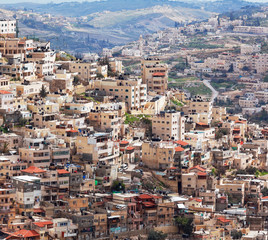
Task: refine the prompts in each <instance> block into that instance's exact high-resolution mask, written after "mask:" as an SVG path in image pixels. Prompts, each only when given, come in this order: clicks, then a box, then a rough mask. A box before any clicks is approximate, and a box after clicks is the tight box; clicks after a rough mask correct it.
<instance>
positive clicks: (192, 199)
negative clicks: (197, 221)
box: [190, 198, 202, 202]
mask: <svg viewBox="0 0 268 240" xmlns="http://www.w3.org/2000/svg"><path fill="white" fill-rule="evenodd" d="M190 201H196V202H202V199H200V198H190Z"/></svg>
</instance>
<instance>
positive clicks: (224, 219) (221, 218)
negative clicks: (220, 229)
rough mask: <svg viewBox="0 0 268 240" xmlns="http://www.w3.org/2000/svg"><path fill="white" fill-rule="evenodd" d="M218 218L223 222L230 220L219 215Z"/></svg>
mask: <svg viewBox="0 0 268 240" xmlns="http://www.w3.org/2000/svg"><path fill="white" fill-rule="evenodd" d="M218 220H219V221H221V222H223V223H228V222H231V220H229V219H226V218H224V217H219V218H218Z"/></svg>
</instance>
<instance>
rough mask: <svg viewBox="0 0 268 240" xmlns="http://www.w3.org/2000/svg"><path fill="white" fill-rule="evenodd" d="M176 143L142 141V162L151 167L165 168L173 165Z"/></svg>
mask: <svg viewBox="0 0 268 240" xmlns="http://www.w3.org/2000/svg"><path fill="white" fill-rule="evenodd" d="M175 148H176V145H175V144H173V142H144V143H142V162H143V163H144V164H145V165H146V166H148V167H149V168H152V169H163V170H164V169H167V168H171V167H173V166H174V154H175V152H176V151H175Z"/></svg>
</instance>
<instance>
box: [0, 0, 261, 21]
mask: <svg viewBox="0 0 268 240" xmlns="http://www.w3.org/2000/svg"><path fill="white" fill-rule="evenodd" d="M253 4H256V3H250V2H248V1H243V0H224V1H222V0H219V1H212V2H211V1H202V2H199V1H191V2H189V1H186V0H184V1H183V0H182V1H176V0H172V1H171V0H104V1H95V2H86V1H85V2H75V1H74V2H63V3H58V4H55V3H48V4H36V3H19V4H0V7H1V8H8V9H11V10H16V9H28V10H29V9H32V10H34V11H37V12H40V13H51V14H58V15H62V16H69V17H78V16H85V15H89V14H92V13H96V12H103V11H111V12H117V11H122V10H136V9H144V8H151V7H154V6H163V5H168V6H171V7H183V8H191V9H200V8H203V9H204V10H205V11H210V12H218V13H222V12H228V11H234V10H238V9H240V8H241V7H243V6H246V5H253Z"/></svg>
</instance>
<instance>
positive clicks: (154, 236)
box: [148, 230, 167, 240]
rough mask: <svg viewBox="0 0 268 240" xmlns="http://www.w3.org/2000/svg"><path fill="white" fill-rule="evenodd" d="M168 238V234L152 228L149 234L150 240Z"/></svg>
mask: <svg viewBox="0 0 268 240" xmlns="http://www.w3.org/2000/svg"><path fill="white" fill-rule="evenodd" d="M166 238H167V234H165V233H163V232H158V231H154V230H151V231H150V232H149V234H148V240H165V239H166Z"/></svg>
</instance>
